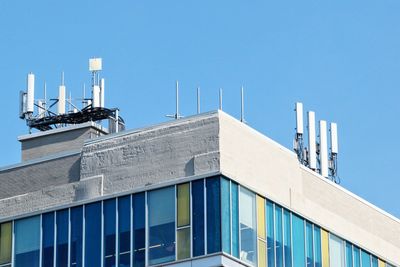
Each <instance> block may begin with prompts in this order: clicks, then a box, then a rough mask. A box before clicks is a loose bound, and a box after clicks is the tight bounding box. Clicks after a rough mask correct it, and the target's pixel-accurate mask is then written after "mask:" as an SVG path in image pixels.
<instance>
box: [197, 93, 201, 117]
mask: <svg viewBox="0 0 400 267" xmlns="http://www.w3.org/2000/svg"><path fill="white" fill-rule="evenodd" d="M197 114H200V87H197Z"/></svg>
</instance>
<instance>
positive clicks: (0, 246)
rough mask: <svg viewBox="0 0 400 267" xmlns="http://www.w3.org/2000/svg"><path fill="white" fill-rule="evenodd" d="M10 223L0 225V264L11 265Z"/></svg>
mask: <svg viewBox="0 0 400 267" xmlns="http://www.w3.org/2000/svg"><path fill="white" fill-rule="evenodd" d="M11 230H12V225H11V222H6V223H2V224H0V264H6V263H11V239H12V234H11V232H12V231H11Z"/></svg>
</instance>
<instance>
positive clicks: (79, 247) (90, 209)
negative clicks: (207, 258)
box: [0, 176, 394, 267]
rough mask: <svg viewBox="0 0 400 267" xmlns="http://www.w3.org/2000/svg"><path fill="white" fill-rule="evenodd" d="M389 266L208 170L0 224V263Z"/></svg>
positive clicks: (40, 266)
mask: <svg viewBox="0 0 400 267" xmlns="http://www.w3.org/2000/svg"><path fill="white" fill-rule="evenodd" d="M212 253H225V254H227V255H231V256H232V257H236V258H237V259H238V260H239V261H242V262H245V263H246V264H248V265H251V266H259V267H266V266H268V267H292V266H293V267H302V266H304V267H342V266H345V267H394V266H393V265H390V264H388V263H386V262H385V261H384V260H382V259H379V258H378V257H376V256H375V255H372V254H370V253H369V252H367V251H365V250H363V249H360V248H359V247H357V246H355V245H354V244H352V243H350V242H348V241H346V240H344V239H342V238H340V237H338V236H336V235H334V234H332V233H330V232H328V231H326V230H325V229H322V228H320V227H319V226H318V225H315V224H313V223H312V222H310V221H308V220H306V219H304V218H302V217H300V216H299V215H297V214H295V213H293V212H291V211H289V210H287V209H286V208H284V207H282V206H280V205H278V204H276V203H274V202H272V201H270V200H268V199H265V198H264V197H262V196H260V195H257V194H256V193H254V192H252V191H250V190H248V189H247V188H245V187H243V186H241V185H238V184H237V183H235V182H233V181H231V180H229V179H226V178H223V177H219V176H218V177H211V178H207V179H199V180H195V181H192V182H186V183H183V184H178V185H175V186H169V187H165V188H161V189H155V190H151V191H146V192H142V193H136V194H132V195H126V196H121V197H116V198H110V199H107V200H102V201H98V202H94V203H88V204H85V205H80V206H76V207H71V208H67V209H62V210H57V211H53V212H47V213H43V214H41V215H37V216H32V217H28V218H23V219H18V220H15V221H11V222H2V223H0V267H11V266H13V267H28V266H29V267H31V266H33V267H36V266H37V267H50V266H51V267H58V266H68V267H81V266H85V267H87V266H90V267H107V266H121V267H127V266H139V267H145V266H150V265H158V264H164V263H167V262H172V261H175V260H184V259H188V258H191V257H198V256H202V255H206V254H212Z"/></svg>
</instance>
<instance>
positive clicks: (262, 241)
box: [256, 195, 267, 267]
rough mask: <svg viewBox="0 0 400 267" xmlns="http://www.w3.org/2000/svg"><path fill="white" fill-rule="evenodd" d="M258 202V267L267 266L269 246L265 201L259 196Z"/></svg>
mask: <svg viewBox="0 0 400 267" xmlns="http://www.w3.org/2000/svg"><path fill="white" fill-rule="evenodd" d="M256 202H257V237H258V266H259V267H266V266H267V262H266V260H267V245H266V234H265V199H264V198H262V197H260V196H258V195H257V197H256Z"/></svg>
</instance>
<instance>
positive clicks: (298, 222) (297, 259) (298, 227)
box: [292, 214, 306, 267]
mask: <svg viewBox="0 0 400 267" xmlns="http://www.w3.org/2000/svg"><path fill="white" fill-rule="evenodd" d="M292 223H293V265H294V266H296V267H302V266H305V265H306V255H305V248H304V244H305V243H304V242H305V234H304V220H303V219H302V218H300V217H298V216H297V215H295V214H293V215H292Z"/></svg>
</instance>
